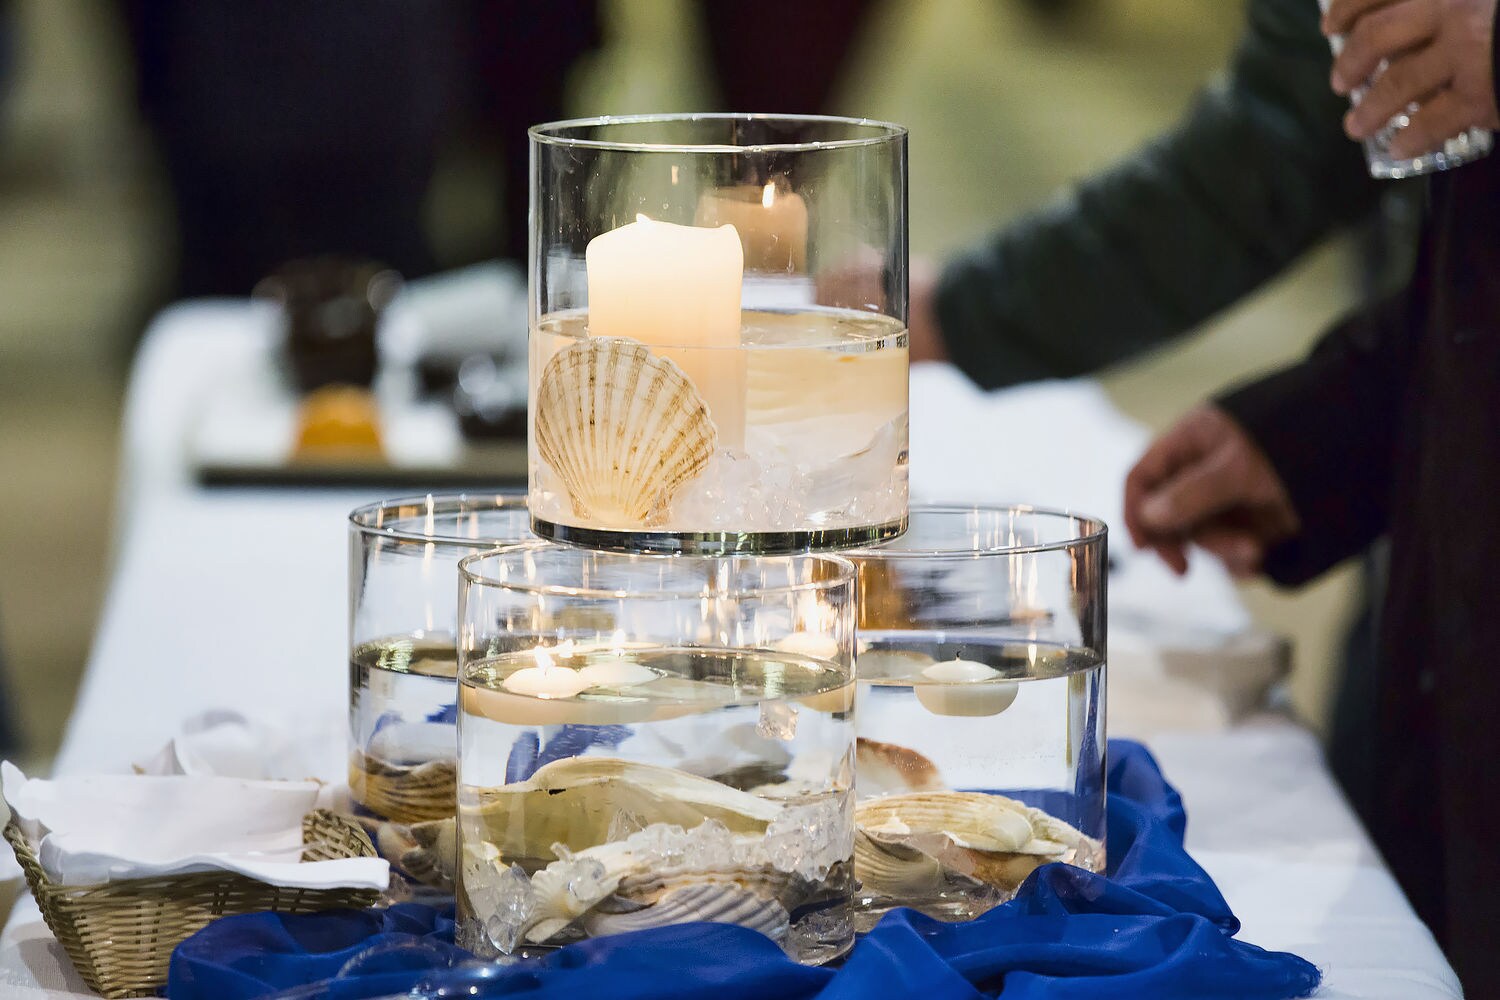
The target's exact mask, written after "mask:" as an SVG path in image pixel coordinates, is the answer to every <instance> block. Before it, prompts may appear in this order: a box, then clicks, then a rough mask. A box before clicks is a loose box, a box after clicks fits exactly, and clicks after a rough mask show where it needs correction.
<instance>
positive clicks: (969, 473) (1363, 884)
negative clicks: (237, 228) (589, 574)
mask: <svg viewBox="0 0 1500 1000" xmlns="http://www.w3.org/2000/svg"><path fill="white" fill-rule="evenodd" d="M273 330H274V325H273V323H272V317H271V316H270V315H269V314H267V313H266V312H265V311H263V310H257V309H256V308H254V307H252V306H249V305H246V304H244V303H228V302H225V303H188V304H184V305H181V306H178V307H174V308H173V309H172V310H169V311H168V312H166V313H164V314H163V315H162V316H160V317H159V318H158V319H157V321H156V322H155V323H154V324H153V325H152V328H151V330H150V332H149V333H148V335H147V338H146V341H145V343H144V345H143V349H142V351H141V353H140V356H139V360H138V361H137V364H136V366H135V369H134V372H133V375H132V378H131V383H130V389H129V393H128V397H127V403H126V419H125V448H124V469H123V476H122V482H123V484H124V488H123V489H122V492H121V521H120V532H119V538H120V543H119V547H118V551H117V553H116V555H115V565H114V571H113V578H112V582H111V584H110V587H109V591H108V595H107V598H106V601H105V609H104V615H103V619H102V622H101V625H100V628H99V631H98V633H97V636H96V639H95V642H94V646H93V651H92V654H91V656H90V661H89V665H88V668H87V671H86V674H85V677H84V681H83V685H82V687H81V689H80V692H79V695H78V700H77V703H76V706H75V709H74V712H73V715H72V718H71V721H70V723H69V725H68V729H67V733H66V736H65V738H64V741H63V745H62V750H61V753H60V755H59V757H58V758H57V762H56V771H57V772H58V773H79V772H87V771H120V770H124V769H126V768H127V767H128V766H129V764H130V762H132V761H136V760H141V759H144V758H146V757H148V756H149V755H150V754H152V753H153V752H154V751H155V750H157V749H158V748H159V747H160V746H161V745H162V744H163V743H165V742H166V740H167V739H169V738H170V737H171V735H172V733H173V731H174V729H175V727H176V725H177V724H178V723H179V722H180V720H182V719H183V718H185V717H186V716H188V715H190V714H192V713H194V712H197V711H200V710H203V709H207V708H213V707H222V706H233V707H234V708H236V709H238V710H240V711H242V712H244V713H245V714H247V715H249V716H251V717H253V718H262V719H266V720H272V721H275V722H278V723H280V724H282V725H284V726H288V727H293V728H295V729H296V730H297V731H300V732H305V733H307V734H309V738H310V739H313V740H316V742H317V744H318V745H319V746H326V751H325V752H324V753H323V754H322V756H321V757H320V758H319V759H320V760H322V761H323V762H324V764H323V767H322V770H323V775H322V776H323V777H326V778H329V779H332V780H340V779H341V777H342V773H343V759H342V733H343V726H344V714H345V711H346V698H347V691H346V684H347V671H346V667H345V663H346V653H347V650H346V635H345V629H346V621H345V619H346V614H347V608H346V573H347V551H346V538H345V516H346V515H347V513H348V511H349V510H350V509H351V508H352V507H354V506H356V505H357V504H359V503H362V502H364V501H367V500H371V499H376V498H379V497H381V496H386V495H390V494H389V492H388V491H387V490H384V489H381V488H379V487H376V486H361V487H359V488H348V487H340V488H322V489H314V488H300V489H276V488H248V487H244V486H204V485H201V484H200V483H199V482H198V479H197V477H196V475H195V470H194V457H193V455H194V453H193V450H192V447H191V442H192V441H193V440H194V436H193V429H194V427H195V426H196V424H197V422H198V421H199V420H200V417H201V414H202V412H203V406H204V405H205V404H206V401H207V399H208V397H209V396H211V395H212V394H214V393H225V392H232V391H234V387H235V386H236V384H237V380H238V384H239V385H241V386H243V385H244V384H245V383H246V382H248V381H249V380H253V379H257V378H262V377H263V376H264V373H265V371H266V367H267V366H268V365H269V364H270V358H271V356H272V351H273V346H274V336H273ZM185 371H191V372H192V374H193V376H194V377H192V378H183V377H182V374H183V373H184V372H185ZM911 441H912V456H913V464H912V488H913V495H914V498H915V499H919V500H960V499H963V500H1016V499H1024V500H1026V501H1028V502H1032V503H1037V504H1044V505H1052V506H1059V507H1072V508H1076V509H1079V510H1082V511H1087V512H1089V513H1093V514H1097V515H1099V516H1102V517H1103V518H1105V519H1106V520H1107V521H1108V522H1109V523H1110V524H1111V526H1112V527H1115V528H1117V527H1118V525H1119V503H1120V501H1119V484H1120V483H1121V481H1122V479H1123V475H1124V472H1125V469H1126V468H1127V467H1128V465H1129V463H1130V461H1131V459H1132V457H1133V456H1134V455H1135V454H1136V453H1137V452H1138V451H1139V449H1140V448H1141V447H1142V445H1143V444H1144V441H1145V431H1144V430H1143V429H1142V428H1140V427H1139V426H1137V425H1136V424H1134V423H1133V422H1131V421H1129V420H1128V419H1126V418H1125V417H1123V416H1122V415H1121V414H1120V413H1119V412H1118V411H1117V410H1116V409H1115V408H1114V407H1113V405H1112V404H1110V402H1109V401H1108V398H1107V397H1106V396H1105V395H1104V394H1103V392H1102V391H1101V390H1100V389H1099V388H1098V386H1097V385H1095V384H1093V383H1091V382H1086V381H1079V382H1066V383H1043V384H1038V385H1033V386H1029V387H1026V388H1022V389H1017V390H1011V391H1008V392H1003V393H996V394H986V393H982V392H980V391H978V390H976V389H974V388H973V387H972V386H971V385H970V384H969V383H968V382H967V381H966V380H965V379H963V378H962V376H960V375H959V374H957V373H956V372H955V371H953V370H952V369H950V368H947V367H946V366H919V367H918V368H917V369H916V370H914V371H913V373H912V435H911ZM1115 538H1116V539H1117V542H1116V544H1115V546H1114V549H1113V557H1112V558H1113V562H1114V568H1113V571H1112V574H1111V581H1110V604H1111V607H1110V610H1111V624H1112V629H1111V635H1110V644H1111V656H1110V692H1109V697H1110V733H1111V735H1116V736H1120V735H1124V736H1133V737H1138V738H1142V739H1144V740H1145V741H1146V743H1147V744H1148V746H1150V747H1151V748H1152V749H1153V751H1155V752H1156V753H1157V754H1158V756H1159V758H1160V760H1161V762H1162V765H1163V767H1164V769H1165V771H1166V773H1167V776H1168V778H1169V779H1170V780H1171V781H1173V782H1174V783H1175V784H1177V785H1178V787H1179V788H1180V789H1181V791H1182V793H1183V796H1184V799H1185V801H1186V803H1187V807H1188V813H1189V818H1190V822H1189V833H1188V846H1189V849H1190V850H1191V851H1192V852H1193V854H1194V856H1195V857H1196V858H1197V859H1198V860H1199V861H1200V863H1202V864H1203V865H1204V866H1205V867H1206V868H1207V869H1208V870H1209V872H1210V873H1211V874H1212V875H1213V876H1214V878H1215V879H1216V880H1217V881H1218V883H1219V885H1220V888H1221V889H1222V890H1223V891H1224V894H1225V896H1226V897H1227V898H1228V900H1229V902H1230V904H1231V906H1233V908H1234V909H1235V911H1236V913H1237V914H1238V915H1239V916H1240V918H1241V919H1242V920H1243V921H1244V931H1243V936H1244V937H1245V939H1246V940H1249V941H1252V942H1254V943H1256V944H1259V945H1262V946H1264V947H1268V948H1275V949H1287V950H1291V951H1295V952H1297V953H1298V954H1301V955H1303V956H1304V957H1306V958H1308V959H1309V960H1310V961H1312V962H1314V963H1316V964H1318V965H1319V966H1320V967H1322V968H1323V969H1324V970H1325V973H1326V975H1327V986H1326V987H1325V989H1324V990H1323V991H1322V993H1320V996H1323V997H1330V998H1332V997H1389V996H1393V995H1400V996H1403V997H1433V998H1440V997H1457V996H1459V995H1460V991H1459V988H1458V985H1457V983H1456V981H1455V980H1454V977H1453V975H1452V972H1451V970H1450V969H1449V968H1448V965H1447V963H1446V962H1445V961H1444V959H1443V958H1442V955H1441V954H1440V952H1439V951H1438V949H1437V948H1436V946H1435V944H1434V943H1433V941H1432V938H1431V936H1430V935H1429V934H1428V932H1427V931H1426V929H1425V928H1424V927H1423V926H1422V925H1421V923H1420V922H1419V921H1417V919H1416V918H1415V916H1414V915H1413V914H1412V912H1411V910H1410V908H1409V906H1408V905H1407V903H1406V901H1405V899H1404V898H1403V897H1402V895H1401V893H1400V891H1399V889H1397V887H1396V886H1395V884H1394V882H1393V881H1392V879H1391V877H1390V875H1389V873H1388V872H1387V871H1386V869H1385V867H1384V865H1383V864H1382V863H1381V861H1380V859H1379V857H1378V856H1377V855H1376V854H1375V852H1374V851H1373V849H1372V848H1371V847H1370V845H1369V842H1368V839H1367V838H1366V836H1365V835H1364V833H1363V831H1362V830H1361V829H1360V827H1359V825H1358V823H1357V822H1356V821H1355V820H1354V818H1353V816H1352V814H1351V813H1350V812H1349V810H1348V808H1347V806H1346V805H1345V803H1344V801H1343V798H1342V797H1341V795H1340V794H1339V792H1338V791H1337V789H1336V788H1335V787H1334V785H1333V783H1332V781H1331V779H1330V778H1329V776H1328V773H1327V770H1326V767H1325V766H1324V763H1323V761H1322V757H1321V753H1320V751H1319V749H1318V747H1317V744H1316V741H1315V740H1314V738H1313V737H1312V735H1311V734H1309V733H1308V732H1307V731H1306V730H1304V729H1303V728H1302V727H1301V726H1300V725H1298V724H1297V723H1296V722H1295V721H1293V720H1292V719H1290V718H1289V717H1288V716H1286V715H1285V714H1282V713H1281V712H1279V711H1277V705H1276V692H1277V689H1278V681H1279V680H1280V678H1281V676H1282V674H1283V673H1284V670H1285V666H1286V662H1287V657H1286V650H1285V648H1284V644H1283V643H1282V642H1280V641H1279V640H1278V639H1277V638H1276V637H1274V636H1267V635H1265V634H1263V633H1260V632H1257V631H1255V630H1254V629H1253V628H1251V626H1250V620H1249V616H1248V615H1247V614H1246V612H1245V610H1244V608H1243V607H1242V605H1241V603H1240V601H1239V599H1238V597H1237V596H1236V592H1235V590H1234V588H1233V586H1232V585H1231V583H1230V581H1229V580H1228V579H1227V578H1226V577H1225V576H1224V575H1223V573H1222V571H1221V570H1220V569H1219V568H1218V567H1217V565H1216V564H1214V563H1212V562H1211V561H1209V560H1204V559H1199V560H1197V561H1196V562H1195V564H1194V568H1193V570H1192V572H1191V573H1189V574H1188V576H1187V577H1185V578H1183V579H1181V580H1179V579H1176V578H1174V577H1172V576H1171V575H1170V574H1169V573H1167V572H1166V571H1165V570H1164V569H1162V568H1161V567H1160V566H1159V565H1157V564H1156V562H1155V561H1154V560H1152V559H1150V558H1148V557H1147V556H1145V555H1142V554H1139V553H1136V552H1134V551H1133V550H1132V549H1131V548H1130V546H1129V545H1128V543H1123V542H1121V541H1119V539H1122V538H1123V535H1121V534H1120V533H1119V532H1118V531H1116V533H1115ZM0 986H3V987H5V990H6V992H7V995H11V996H17V997H22V998H26V997H43V996H46V997H52V996H58V995H68V994H69V992H70V991H76V990H78V989H80V984H79V982H78V980H77V979H76V977H74V975H73V973H72V972H71V969H70V968H69V967H68V966H67V962H66V959H65V958H64V957H63V956H62V953H61V950H60V948H59V947H58V946H57V945H56V943H55V941H53V940H52V938H51V936H50V934H49V933H48V932H47V930H46V928H45V927H44V926H43V925H42V924H41V923H40V919H39V917H38V915H37V913H36V910H35V907H34V906H33V905H32V904H31V903H30V901H29V899H26V900H23V901H22V902H21V903H20V904H18V905H17V907H16V910H15V912H14V914H13V916H12V918H11V921H10V923H9V925H8V926H7V928H6V930H5V932H4V935H3V938H0Z"/></svg>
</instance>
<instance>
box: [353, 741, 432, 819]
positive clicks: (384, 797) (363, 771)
mask: <svg viewBox="0 0 1500 1000" xmlns="http://www.w3.org/2000/svg"><path fill="white" fill-rule="evenodd" d="M349 795H350V797H351V798H352V799H354V801H355V802H357V803H359V804H360V805H361V806H363V807H364V808H366V809H368V810H369V811H370V812H372V813H375V814H377V815H379V816H383V817H385V818H386V819H389V820H392V821H394V822H397V823H421V822H424V821H427V820H439V819H448V818H450V817H452V816H453V814H454V810H455V806H456V800H457V795H458V766H457V763H456V762H455V761H453V760H432V761H428V762H426V763H425V764H417V765H414V766H408V765H404V764H390V763H387V762H385V761H382V760H380V759H379V758H377V757H370V756H368V755H360V757H359V759H358V760H356V761H355V762H354V763H353V765H351V767H350V768H349Z"/></svg>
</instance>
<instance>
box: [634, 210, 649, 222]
mask: <svg viewBox="0 0 1500 1000" xmlns="http://www.w3.org/2000/svg"><path fill="white" fill-rule="evenodd" d="M635 221H636V222H650V221H651V216H649V215H646V214H645V213H643V212H637V213H635Z"/></svg>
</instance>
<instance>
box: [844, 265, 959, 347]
mask: <svg viewBox="0 0 1500 1000" xmlns="http://www.w3.org/2000/svg"><path fill="white" fill-rule="evenodd" d="M907 278H908V282H909V284H908V292H907V303H906V304H907V316H908V318H907V323H906V326H907V342H908V344H909V345H910V348H911V360H913V361H946V360H947V359H948V352H947V350H946V349H945V348H944V347H943V334H942V331H941V330H940V329H939V328H938V319H937V306H936V299H937V284H938V269H937V266H936V265H935V264H933V263H932V261H930V260H926V259H925V258H922V257H917V258H913V260H912V261H911V269H910V271H909V273H908V275H907ZM818 302H819V303H821V304H822V305H825V306H841V307H844V308H846V309H870V308H875V309H884V308H885V272H884V270H883V262H882V261H881V259H880V258H879V257H878V256H877V255H876V254H874V253H873V252H871V253H869V254H863V255H860V256H858V257H856V258H855V259H854V260H852V261H851V262H849V263H846V264H842V265H840V266H836V267H833V268H829V269H828V270H826V271H824V272H822V273H821V274H819V275H818Z"/></svg>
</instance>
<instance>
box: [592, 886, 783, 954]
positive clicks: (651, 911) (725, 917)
mask: <svg viewBox="0 0 1500 1000" xmlns="http://www.w3.org/2000/svg"><path fill="white" fill-rule="evenodd" d="M694 921H705V922H708V923H716V924H738V925H739V926H741V927H748V928H750V929H751V930H753V931H759V932H760V933H762V934H764V935H765V936H766V937H768V938H771V939H772V940H773V941H780V940H781V939H782V938H784V937H786V933H787V928H788V927H789V926H790V923H791V917H790V915H789V914H788V913H787V910H786V907H784V906H782V905H781V904H780V903H779V902H777V901H776V900H774V899H767V898H766V897H764V896H762V895H759V894H758V893H756V892H754V891H752V890H750V889H747V888H745V887H743V886H739V885H735V884H733V883H723V882H711V883H700V884H697V885H684V886H682V887H680V888H677V889H674V890H672V891H671V892H669V893H667V894H665V895H663V896H662V897H661V898H660V899H659V900H657V901H656V902H655V903H653V904H652V905H650V906H644V907H641V908H640V909H635V910H630V911H628V912H624V913H608V912H604V911H603V910H602V909H601V910H596V911H593V912H591V913H589V914H588V915H586V916H585V917H584V918H583V929H584V930H585V931H586V932H588V934H589V935H590V936H591V937H599V936H602V935H606V934H623V933H625V932H627V931H639V930H645V929H647V928H649V927H663V926H666V925H667V924H682V923H689V922H694Z"/></svg>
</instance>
